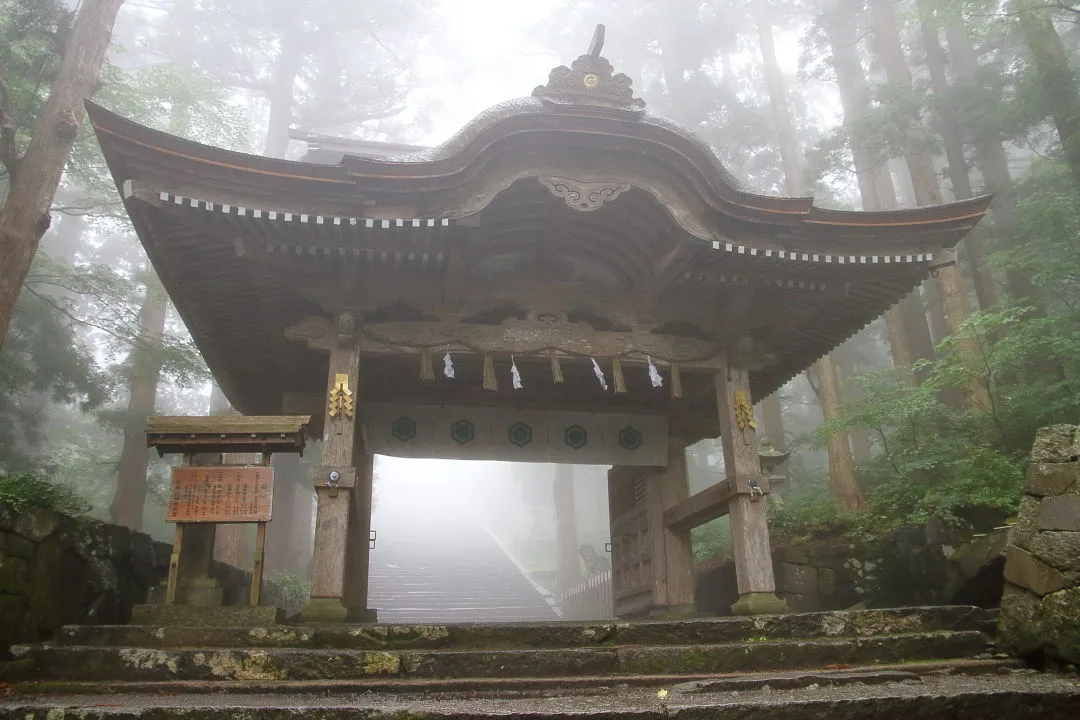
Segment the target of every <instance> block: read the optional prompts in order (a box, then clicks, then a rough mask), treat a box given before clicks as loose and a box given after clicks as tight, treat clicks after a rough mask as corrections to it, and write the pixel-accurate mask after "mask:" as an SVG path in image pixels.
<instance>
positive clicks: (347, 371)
mask: <svg viewBox="0 0 1080 720" xmlns="http://www.w3.org/2000/svg"><path fill="white" fill-rule="evenodd" d="M353 330H354V320H353V317H352V315H351V314H350V313H348V312H345V313H342V314H341V315H339V316H338V317H337V318H336V320H335V323H334V327H333V328H332V331H331V338H330V371H329V378H328V382H327V407H326V421H325V423H324V428H323V458H322V465H320V466H319V467H317V468H316V469H315V479H314V480H315V492H316V496H317V501H318V508H317V510H316V514H315V547H314V553H313V557H312V569H311V600H310V602H308V604H307V606H306V607H305V608H304V610H303V612H302V615H303V618H304V620H305V621H307V622H342V621H344V620H345V618H346V616H347V614H348V611H347V609H346V607H345V603H344V597H345V557H346V547H347V539H348V532H349V515H350V513H349V504H350V500H351V498H352V488H353V487H354V486H355V484H356V468H355V467H354V465H353V446H354V442H353V437H354V435H355V431H356V408H355V402H356V400H355V395H354V394H353V393H355V392H356V386H357V374H358V369H359V356H358V353H357V347H356V338H355V336H354V335H353Z"/></svg>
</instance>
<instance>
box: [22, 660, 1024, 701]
mask: <svg viewBox="0 0 1080 720" xmlns="http://www.w3.org/2000/svg"><path fill="white" fill-rule="evenodd" d="M1022 667H1023V666H1022V664H1021V663H1020V662H1018V661H1016V660H1012V659H1003V658H993V659H988V660H949V661H945V662H933V661H931V662H912V663H900V664H896V665H882V664H878V665H868V666H862V667H846V666H845V667H840V666H838V667H836V668H833V669H820V670H812V671H809V670H794V671H773V672H754V673H740V674H728V675H715V674H713V675H700V674H699V675H622V676H576V677H550V678H545V677H541V678H435V679H432V678H421V679H416V678H411V679H410V678H374V679H364V680H160V681H119V682H108V681H93V682H87V681H77V680H45V681H41V680H32V681H27V682H19V683H12V684H9V685H8V688H9V690H10V691H11V692H13V693H17V694H26V695H42V694H50V695H57V694H63V695H87V694H91V695H93V694H102V693H109V694H124V695H131V694H146V695H153V694H178V693H191V694H207V693H214V694H217V693H238V694H253V693H254V694H258V693H279V694H305V693H306V694H322V695H334V694H337V695H341V694H361V693H382V694H395V695H414V694H432V693H459V694H460V693H469V694H470V695H472V696H474V697H545V696H549V695H551V694H552V693H560V692H561V693H564V694H565V693H566V692H573V693H574V694H605V693H610V692H612V691H613V690H615V689H616V688H617V687H619V688H654V689H659V688H664V687H667V688H671V691H672V692H686V693H701V692H733V691H747V690H758V689H760V688H762V687H764V686H766V685H767V686H769V687H771V688H773V689H774V690H779V689H792V688H800V687H809V686H811V685H819V686H832V685H850V684H854V683H863V684H867V685H877V684H881V683H887V682H900V681H904V680H917V679H919V678H921V677H924V676H940V675H984V674H992V673H996V674H1001V673H1008V672H1011V671H1013V670H1018V669H1021V668H1022Z"/></svg>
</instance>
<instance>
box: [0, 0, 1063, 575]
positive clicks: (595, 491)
mask: <svg viewBox="0 0 1080 720" xmlns="http://www.w3.org/2000/svg"><path fill="white" fill-rule="evenodd" d="M597 23H604V24H606V27H607V44H606V46H605V49H604V54H605V56H606V57H607V58H609V59H610V60H611V62H612V64H613V65H614V66H615V68H616V69H617V70H618V71H621V72H624V73H626V74H627V75H629V76H630V77H631V78H632V79H633V80H634V87H635V90H636V92H637V93H638V94H640V95H641V97H643V98H644V100H645V101H646V103H647V106H648V109H649V111H650V112H651V113H653V114H655V115H658V116H661V117H664V118H668V119H670V120H671V121H674V122H676V123H678V124H679V125H681V126H683V127H685V128H688V129H690V130H691V131H692V132H694V133H696V134H697V135H698V136H699V137H700V138H702V139H703V140H704V141H705V142H707V143H708V144H709V145H710V146H711V148H712V150H713V152H714V153H715V154H716V156H717V157H718V158H719V160H720V161H721V162H722V163H723V165H724V166H725V167H726V168H727V169H728V170H729V171H730V172H731V173H732V174H733V175H734V176H735V178H736V180H737V182H738V183H739V184H740V186H741V187H742V188H743V189H745V190H747V191H749V192H752V193H757V194H761V195H783V196H804V195H812V196H813V197H814V198H815V202H816V203H817V205H819V206H821V207H828V208H837V209H849V210H860V209H861V210H867V211H880V210H890V209H897V208H912V207H917V206H926V205H937V204H941V203H947V202H951V201H954V200H962V199H966V198H972V197H976V196H980V195H984V194H993V195H994V200H993V204H992V209H991V212H990V214H989V215H988V216H987V218H986V219H984V220H983V222H982V223H981V224H979V226H978V227H977V228H976V229H975V230H974V231H973V232H971V233H970V234H969V235H968V236H967V237H966V238H965V240H964V241H963V243H962V245H961V246H960V248H959V252H958V253H957V262H956V263H955V264H944V265H942V266H940V267H937V268H935V269H934V272H933V274H932V276H931V277H930V278H928V279H927V280H926V281H925V282H923V284H922V285H921V288H920V289H918V290H917V291H916V292H915V293H913V294H912V295H910V296H908V297H907V298H906V299H904V300H903V301H902V302H900V303H899V304H898V305H896V306H895V307H893V308H892V309H890V310H889V311H888V312H887V313H886V314H885V315H884V316H883V317H881V318H879V319H878V320H876V321H875V322H873V323H871V324H870V325H868V326H866V327H865V328H863V329H862V331H861V332H859V333H858V334H857V335H855V336H853V337H851V338H850V339H849V340H848V341H847V342H845V343H844V344H843V345H842V346H841V347H839V348H837V349H836V350H835V351H834V352H833V353H831V354H830V355H828V356H826V357H822V358H820V359H819V360H818V361H817V362H816V363H815V364H814V366H813V367H812V369H810V370H808V371H807V372H806V373H804V374H802V375H800V376H799V377H797V378H796V379H795V380H793V381H791V382H789V383H788V384H787V385H786V386H785V387H783V388H782V389H781V390H780V391H779V392H777V393H775V394H774V395H772V396H770V397H767V398H754V402H755V403H756V405H755V411H756V413H757V415H758V423H759V425H760V426H761V433H762V437H763V438H767V439H768V440H769V441H770V442H771V444H772V446H773V447H774V448H777V449H779V450H782V451H787V450H790V451H791V455H790V458H789V459H788V460H787V462H786V463H785V465H784V466H783V468H782V473H783V475H785V476H786V478H787V481H786V483H785V484H784V486H783V487H782V488H781V489H780V490H779V491H778V492H776V493H775V495H774V498H773V500H771V501H770V509H769V513H770V514H769V519H770V531H771V534H772V537H773V539H774V543H779V542H782V541H793V540H798V539H800V538H810V537H825V536H843V537H850V538H872V537H880V536H882V535H884V534H886V533H888V532H890V531H892V530H895V529H896V528H901V527H905V526H911V525H918V524H920V523H926V522H927V521H929V520H932V519H937V520H940V521H942V522H944V523H945V524H947V525H950V526H956V527H961V528H965V529H967V530H974V531H986V530H989V529H991V528H994V527H996V526H1001V525H1002V524H1003V523H1006V522H1008V521H1009V520H1010V519H1011V518H1014V517H1015V516H1016V513H1017V509H1018V503H1019V501H1020V497H1021V487H1022V482H1023V478H1024V472H1025V469H1026V466H1027V461H1028V455H1029V452H1030V449H1031V446H1032V441H1033V438H1034V437H1035V433H1036V430H1037V429H1038V428H1040V427H1043V426H1046V425H1051V424H1055V423H1065V422H1076V421H1077V418H1080V385H1078V384H1080V364H1078V363H1080V360H1078V358H1080V78H1078V76H1077V74H1076V72H1074V65H1075V64H1076V63H1077V61H1078V60H1080V3H1074V2H1069V1H1068V0H1057V1H1056V2H1051V1H1049V0H752V1H751V2H733V1H732V0H714V1H713V2H690V1H688V0H663V1H661V0H586V1H576V2H569V1H563V0H541V1H540V2H533V3H517V2H498V1H496V0H381V1H380V2H368V3H359V4H358V3H355V2H346V1H345V0H305V1H297V0H243V1H238V0H127V2H124V1H123V0H80V2H73V0H0V159H2V162H3V167H2V170H0V173H2V175H0V193H2V196H3V208H2V210H0V337H2V343H3V344H2V352H0V501H2V502H5V503H9V504H11V505H13V506H15V507H16V508H29V507H48V508H52V509H56V510H60V511H63V512H65V513H69V514H76V515H88V516H91V517H94V518H98V519H101V520H105V521H110V522H113V523H117V524H121V525H126V526H128V527H130V528H133V529H136V530H140V531H142V532H145V533H148V534H150V535H152V536H154V537H155V538H157V539H161V540H169V539H170V538H171V532H172V530H171V527H170V526H169V525H167V524H166V523H165V521H164V504H165V501H166V496H167V492H168V481H169V466H170V463H172V462H178V460H176V459H175V458H166V459H161V458H158V457H157V454H156V453H153V454H151V452H150V451H148V449H147V448H146V441H145V436H144V429H145V427H146V422H147V418H148V417H149V416H151V415H208V414H210V415H227V414H229V413H230V412H231V409H230V407H229V404H228V401H227V400H226V399H225V397H224V395H223V393H222V392H221V391H220V390H219V389H218V388H217V387H216V386H215V384H214V380H213V378H212V377H211V375H210V373H209V371H208V369H207V367H206V365H205V364H204V362H203V360H202V357H201V356H200V353H199V350H198V349H197V348H196V347H195V345H194V343H193V342H192V340H191V338H190V336H189V335H188V332H187V330H186V329H185V326H184V323H183V321H182V320H181V319H180V318H179V316H178V315H177V314H176V312H175V310H174V309H173V308H172V306H171V304H170V301H169V298H168V296H167V294H166V293H165V291H164V288H163V286H162V284H161V283H160V282H159V280H158V279H157V277H156V275H155V273H154V269H153V268H152V267H151V265H150V263H149V261H148V259H147V256H146V254H145V253H144V250H143V248H142V246H141V245H140V243H139V240H138V239H137V238H136V236H135V233H134V230H133V228H132V227H131V225H130V221H129V220H128V217H127V214H126V213H125V211H124V206H123V203H122V202H121V198H120V196H119V195H118V194H117V190H116V187H115V185H114V183H113V179H112V177H111V176H110V174H109V172H108V170H107V168H106V167H105V164H104V160H103V158H102V156H101V151H100V149H99V147H98V144H97V141H96V139H95V138H94V136H93V132H92V130H91V129H90V128H89V127H88V123H86V122H83V118H82V117H81V116H76V115H78V114H75V115H73V114H72V113H71V111H70V110H67V111H65V110H64V108H70V107H73V106H78V107H80V108H81V107H82V104H81V98H85V97H92V98H93V100H94V102H96V103H98V104H100V105H102V106H104V107H106V108H108V109H109V110H111V111H114V112H116V113H118V114H120V115H123V116H124V117H128V118H131V119H133V120H135V121H137V122H139V123H141V124H144V125H147V126H150V127H153V128H156V129H159V130H162V131H166V132H168V133H171V134H174V135H178V136H181V137H184V138H188V139H191V140H194V141H198V142H202V143H206V144H210V145H214V146H216V147H220V148H224V149H228V150H234V151H239V152H244V153H252V154H259V155H265V156H268V157H276V158H293V159H296V158H299V157H300V156H301V155H302V154H303V142H301V141H302V140H303V138H305V137H309V136H334V137H351V138H359V139H363V140H372V141H382V142H390V143H399V144H402V145H407V146H421V147H431V146H434V145H438V144H439V143H442V142H444V141H446V140H447V139H448V138H450V137H451V136H452V135H453V134H454V133H455V132H456V131H457V130H458V129H460V128H461V127H462V126H463V125H465V124H466V123H467V122H468V121H469V120H470V119H471V118H473V117H474V116H476V115H477V114H479V113H481V112H482V111H483V110H484V109H485V108H487V107H489V106H491V105H494V104H496V103H499V102H502V101H504V100H508V99H511V98H515V97H521V96H525V95H528V94H529V93H530V92H531V91H532V88H533V87H534V86H535V85H536V84H537V83H539V82H543V80H544V79H545V78H546V77H547V73H548V71H549V70H550V68H552V67H554V66H556V65H559V64H562V63H568V62H569V61H570V60H571V59H572V58H574V57H577V56H578V55H580V54H581V53H582V52H583V51H584V50H585V47H586V45H587V43H588V39H589V37H590V35H591V34H592V32H593V28H594V27H595V25H596V24H597ZM99 68H100V70H99ZM309 450H310V452H308V453H306V454H305V456H304V458H303V459H302V460H296V459H292V458H289V459H287V460H288V462H285V460H286V459H284V458H283V459H282V463H281V464H280V465H279V466H278V467H279V472H281V473H285V474H290V475H292V476H296V477H307V476H309V475H310V473H311V472H312V468H313V467H314V466H315V464H317V460H318V453H319V448H318V444H317V443H316V444H314V446H313V447H311V448H309ZM687 463H688V467H689V475H690V485H691V492H696V491H699V490H701V489H704V488H706V487H708V486H710V485H712V484H715V483H716V482H717V481H719V480H720V479H722V478H723V477H724V472H725V471H724V467H723V453H722V452H721V451H720V445H719V443H718V442H712V441H702V442H700V443H698V444H696V445H694V446H692V447H691V448H689V449H688V451H687ZM275 464H276V465H277V461H275ZM559 473H561V471H557V470H556V467H555V466H553V465H533V466H530V465H520V466H519V465H509V464H498V463H481V462H476V463H462V462H450V461H405V460H388V459H380V460H379V462H378V463H377V466H376V469H375V475H376V480H377V482H376V484H375V490H374V493H375V520H374V524H373V527H375V528H380V520H379V518H380V515H379V513H380V512H382V511H383V509H384V506H385V510H386V511H387V512H390V511H391V510H393V508H394V507H397V508H398V510H400V508H401V506H402V503H403V502H406V501H408V500H409V499H410V498H411V499H414V500H415V499H416V497H417V496H418V495H422V496H424V497H425V498H426V501H427V502H428V504H430V505H432V507H433V508H434V507H437V506H438V507H441V509H442V511H443V512H447V511H452V512H455V513H477V514H479V515H481V516H483V518H485V522H486V523H487V524H488V525H489V526H490V527H491V528H492V531H493V532H494V533H495V534H497V535H498V536H499V537H500V540H501V541H502V542H503V543H504V544H505V545H507V546H508V547H510V548H513V549H514V552H515V554H516V556H517V557H518V558H520V559H521V562H522V563H523V564H524V565H525V566H526V568H528V569H530V570H532V571H534V572H535V573H537V574H538V576H543V575H544V574H545V573H550V572H553V570H554V568H556V566H557V565H558V559H557V558H556V557H555V551H554V549H553V548H554V544H553V542H554V541H553V538H554V536H555V534H556V533H557V532H558V526H559V522H558V520H557V515H558V508H556V503H555V500H554V499H553V488H554V487H556V486H557V485H558V482H559V481H558V479H557V477H558V476H559ZM604 478H605V469H604V468H601V467H585V466H580V467H576V468H574V470H573V472H572V479H573V484H574V492H575V493H576V512H577V515H578V519H577V523H576V525H577V527H576V530H575V532H576V533H577V542H578V544H580V545H582V546H586V545H589V546H591V547H592V548H593V549H594V550H595V552H596V553H597V554H600V555H602V554H603V552H604V546H605V543H607V542H608V541H609V539H610V538H609V536H608V527H607V515H606V513H607V511H606V507H607V490H606V486H605V483H604ZM564 480H565V478H564ZM556 495H557V493H556ZM451 497H453V498H456V504H453V505H450V504H444V503H445V502H447V501H448V499H449V498H451ZM573 497H575V496H574V495H572V500H571V501H572V502H575V501H574V500H573ZM280 502H281V503H283V506H282V507H284V503H286V500H285V499H284V496H283V497H282V499H280ZM288 502H292V503H294V504H296V506H295V507H292V508H289V509H288V510H285V509H282V510H281V512H282V513H285V512H288V513H289V514H288V517H289V518H291V519H290V520H289V522H293V523H296V524H297V525H298V526H302V527H303V528H304V532H302V533H301V534H300V535H299V537H304V536H305V535H304V533H306V537H307V539H308V542H310V537H311V535H310V533H311V530H310V527H311V525H312V523H313V511H314V501H313V498H307V497H305V496H302V495H296V497H293V498H292V499H291V500H289V501H288ZM437 514H438V513H433V515H432V517H433V518H435V517H436V516H437ZM431 522H432V523H436V524H437V522H438V520H437V519H432V520H431ZM727 522H728V520H727V519H726V518H720V519H717V520H713V521H711V522H709V523H707V524H705V525H703V526H701V527H699V528H696V529H695V530H694V534H693V552H694V558H695V561H697V562H698V563H707V562H718V561H722V560H724V559H725V558H727V557H728V556H729V555H730V553H731V543H730V537H729V532H728V529H727ZM309 562H310V548H308V549H307V551H306V553H305V550H304V548H303V547H299V548H273V547H271V548H269V550H268V558H267V570H268V572H270V577H271V578H272V579H273V578H276V579H277V581H278V582H280V583H283V584H286V585H289V584H290V583H291V585H292V586H293V589H294V590H295V592H297V593H300V594H303V593H304V592H306V589H305V587H304V584H305V582H306V581H307V578H308V576H309V572H308V568H307V563H309ZM578 579H580V578H578ZM564 580H565V579H564Z"/></svg>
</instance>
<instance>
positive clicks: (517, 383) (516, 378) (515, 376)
mask: <svg viewBox="0 0 1080 720" xmlns="http://www.w3.org/2000/svg"><path fill="white" fill-rule="evenodd" d="M510 379H511V380H512V381H513V383H514V389H515V390H520V389H521V373H519V372H518V368H517V361H516V360H514V356H513V355H511V356H510Z"/></svg>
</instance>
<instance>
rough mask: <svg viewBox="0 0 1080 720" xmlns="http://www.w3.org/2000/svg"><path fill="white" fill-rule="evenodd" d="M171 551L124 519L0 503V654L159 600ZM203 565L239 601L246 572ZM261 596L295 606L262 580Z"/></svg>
mask: <svg viewBox="0 0 1080 720" xmlns="http://www.w3.org/2000/svg"><path fill="white" fill-rule="evenodd" d="M171 553H172V546H171V545H169V544H167V543H161V542H156V541H155V540H154V539H153V538H151V537H150V536H149V535H145V534H143V533H139V532H134V531H132V530H129V529H128V528H125V527H120V526H117V525H109V524H108V523H103V522H98V521H95V520H87V519H82V518H72V517H68V516H66V515H62V514H59V513H55V512H50V511H48V510H41V509H34V510H29V511H26V512H17V511H16V510H15V509H14V508H13V507H11V506H10V505H7V504H4V503H0V658H3V657H6V656H7V651H8V648H9V647H10V646H11V645H14V644H18V643H32V642H40V641H42V640H47V639H49V638H50V637H52V635H53V633H54V632H56V631H57V630H58V629H59V628H60V627H62V626H64V625H114V624H123V623H126V622H128V621H130V620H131V608H132V607H133V606H135V605H137V604H140V603H145V602H147V601H148V598H151V597H152V596H153V597H154V598H155V599H151V600H150V601H151V602H154V601H160V600H161V596H162V595H163V592H164V584H165V580H166V578H167V577H168V574H169V555H170V554H171ZM211 572H212V573H213V575H214V577H216V578H217V579H218V580H219V582H221V584H222V586H223V587H224V590H225V592H224V601H225V604H226V605H245V604H247V602H248V592H249V587H250V583H251V573H250V572H246V571H244V570H238V569H237V568H234V567H231V566H229V565H225V564H222V563H217V562H215V563H214V564H213V566H212V569H211ZM155 591H156V592H155ZM262 597H263V602H262V604H263V605H277V606H278V607H281V608H283V609H284V610H285V612H286V614H293V613H295V612H297V611H298V609H299V605H298V601H297V599H296V598H292V597H289V596H288V594H287V593H286V592H284V591H283V590H282V589H281V588H278V587H275V586H274V584H273V583H270V582H265V581H264V584H263V594H262Z"/></svg>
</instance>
